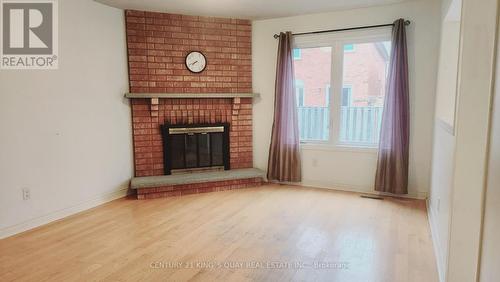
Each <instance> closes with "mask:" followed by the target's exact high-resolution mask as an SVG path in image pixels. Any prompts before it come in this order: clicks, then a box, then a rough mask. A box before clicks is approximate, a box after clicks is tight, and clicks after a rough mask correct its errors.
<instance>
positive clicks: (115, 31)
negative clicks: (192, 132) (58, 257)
mask: <svg viewBox="0 0 500 282" xmlns="http://www.w3.org/2000/svg"><path fill="white" fill-rule="evenodd" d="M59 59H60V61H59V69H58V70H53V71H48V70H45V71H43V70H36V71H35V70H9V71H4V70H2V71H0V135H1V136H0V140H1V141H0V142H1V146H0V238H1V237H5V236H8V235H11V234H14V233H17V232H20V231H23V230H25V229H29V228H31V227H34V226H37V225H40V224H43V223H46V222H49V221H51V220H54V219H57V218H60V217H63V216H65V215H68V214H71V213H74V212H77V211H80V210H82V209H86V208H89V207H91V206H94V205H97V204H99V203H101V202H103V201H107V200H110V199H112V198H116V197H119V196H123V195H125V193H126V190H124V189H126V187H127V184H128V181H129V179H130V177H131V176H132V145H131V132H130V131H131V117H130V107H129V105H128V101H126V100H125V99H123V98H122V96H123V93H124V92H126V91H127V88H128V81H127V59H126V43H125V23H124V16H123V11H122V10H118V9H115V8H110V7H108V6H104V5H102V4H98V3H96V2H94V1H90V0H64V1H59ZM22 188H29V189H30V190H31V199H30V200H27V201H23V198H22V192H21V190H22Z"/></svg>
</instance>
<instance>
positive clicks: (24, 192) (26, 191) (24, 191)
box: [23, 188, 31, 201]
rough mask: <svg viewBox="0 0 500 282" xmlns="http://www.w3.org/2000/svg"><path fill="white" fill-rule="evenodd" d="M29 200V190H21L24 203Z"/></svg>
mask: <svg viewBox="0 0 500 282" xmlns="http://www.w3.org/2000/svg"><path fill="white" fill-rule="evenodd" d="M29 199H31V193H30V189H28V188H23V200H24V201H27V200H29Z"/></svg>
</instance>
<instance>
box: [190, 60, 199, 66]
mask: <svg viewBox="0 0 500 282" xmlns="http://www.w3.org/2000/svg"><path fill="white" fill-rule="evenodd" d="M197 62H198V61H194V62H192V63H191V64H189V65H190V66H192V65H194V64H196V63H197Z"/></svg>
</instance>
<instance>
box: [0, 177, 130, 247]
mask: <svg viewBox="0 0 500 282" xmlns="http://www.w3.org/2000/svg"><path fill="white" fill-rule="evenodd" d="M127 190H128V187H127V188H121V189H120V190H117V191H114V192H110V193H105V194H101V195H98V196H95V197H93V198H91V199H87V200H85V201H82V202H80V203H78V204H76V205H74V206H71V207H67V208H64V209H61V210H58V211H55V212H51V213H49V214H46V215H43V216H40V217H36V218H33V219H30V220H27V221H25V222H22V223H19V224H16V225H12V226H8V227H5V228H2V229H0V239H3V238H6V237H10V236H13V235H16V234H19V233H21V232H24V231H28V230H30V229H33V228H36V227H39V226H42V225H45V224H47V223H50V222H53V221H56V220H59V219H62V218H65V217H68V216H70V215H73V214H76V213H79V212H82V211H85V210H88V209H91V208H94V207H96V206H99V205H102V204H104V203H107V202H110V201H113V200H116V199H119V198H123V197H125V196H126V195H127Z"/></svg>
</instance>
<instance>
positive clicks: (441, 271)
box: [427, 200, 446, 282]
mask: <svg viewBox="0 0 500 282" xmlns="http://www.w3.org/2000/svg"><path fill="white" fill-rule="evenodd" d="M427 218H428V221H429V226H430V229H431V238H432V246H433V247H434V256H435V257H436V264H437V270H438V275H439V281H440V282H444V281H446V272H445V268H444V267H445V266H444V265H443V262H442V261H441V258H442V251H443V248H441V244H440V243H439V242H441V241H440V240H439V233H438V232H437V226H436V221H435V219H434V218H435V216H434V212H433V210H432V208H431V205H430V203H429V200H427Z"/></svg>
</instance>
